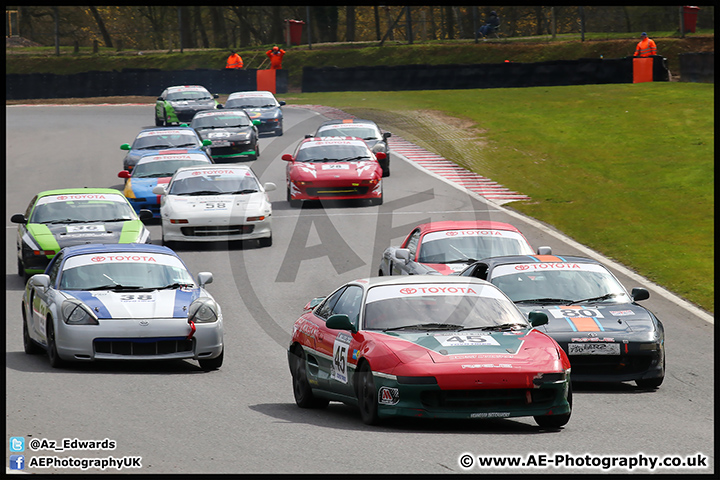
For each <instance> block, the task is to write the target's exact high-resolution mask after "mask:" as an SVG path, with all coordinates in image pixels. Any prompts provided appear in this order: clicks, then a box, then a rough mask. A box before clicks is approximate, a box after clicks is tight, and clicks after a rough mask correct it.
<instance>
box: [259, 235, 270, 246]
mask: <svg viewBox="0 0 720 480" xmlns="http://www.w3.org/2000/svg"><path fill="white" fill-rule="evenodd" d="M258 245H260V247H272V235H270V236H269V237H264V238H259V239H258Z"/></svg>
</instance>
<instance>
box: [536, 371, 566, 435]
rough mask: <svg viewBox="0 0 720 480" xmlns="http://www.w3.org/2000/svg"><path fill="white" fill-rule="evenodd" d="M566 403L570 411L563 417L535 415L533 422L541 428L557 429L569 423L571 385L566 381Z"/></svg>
mask: <svg viewBox="0 0 720 480" xmlns="http://www.w3.org/2000/svg"><path fill="white" fill-rule="evenodd" d="M567 401H568V403H569V404H570V411H569V412H568V413H565V414H563V415H537V416H535V417H533V418H535V422H537V424H538V425H540V427H542V428H552V429H558V428H560V427H563V426H565V425H566V424H567V423H568V422H569V421H570V415H572V384H571V383H570V381H569V380H568V395H567Z"/></svg>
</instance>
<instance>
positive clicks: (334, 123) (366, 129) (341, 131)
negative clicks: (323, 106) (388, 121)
mask: <svg viewBox="0 0 720 480" xmlns="http://www.w3.org/2000/svg"><path fill="white" fill-rule="evenodd" d="M311 137H321V138H322V137H358V138H362V139H363V140H365V143H367V144H368V147H370V150H372V152H373V153H378V152H382V153H384V154H385V158H384V159H383V160H380V166H381V167H382V169H383V177H389V176H390V149H389V147H388V143H387V139H388V138H389V137H392V133H390V132H382V131H381V130H380V128H379V127H378V126H377V124H376V123H375V122H373V121H372V120H359V119H356V118H349V119H345V120H328V121H327V122H325V123H323V124H322V125H320V126H319V127H318V129H317V131H316V132H315V135H305V138H311Z"/></svg>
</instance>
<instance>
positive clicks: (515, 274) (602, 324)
mask: <svg viewBox="0 0 720 480" xmlns="http://www.w3.org/2000/svg"><path fill="white" fill-rule="evenodd" d="M460 275H461V276H468V277H477V278H481V279H483V280H488V281H490V282H491V283H492V284H494V285H496V286H498V287H499V288H500V290H502V291H503V292H504V293H505V294H506V295H507V296H508V297H510V299H511V300H512V301H513V302H515V304H516V305H517V306H518V307H519V308H520V310H523V311H524V312H530V311H542V312H544V313H546V314H547V316H548V318H549V319H550V321H549V323H548V324H547V325H544V326H541V327H538V329H540V330H542V331H544V332H546V333H547V334H548V335H550V336H551V337H553V338H554V339H555V340H556V341H557V342H558V343H559V344H560V346H561V347H562V348H563V349H564V350H565V352H566V353H567V354H568V357H569V358H570V364H571V365H572V379H573V380H574V381H591V382H626V381H635V383H636V384H637V385H638V387H641V388H657V387H659V386H660V384H662V382H663V379H664V378H665V330H664V328H663V324H662V323H661V322H660V320H658V318H657V317H656V316H655V314H653V313H652V312H651V311H649V310H647V309H646V308H644V307H642V306H640V305H638V304H637V302H638V301H640V300H645V299H647V298H649V297H650V294H649V293H648V291H647V290H646V289H644V288H633V290H632V293H628V292H627V290H625V287H623V286H622V284H620V282H619V281H618V280H617V278H615V276H614V275H613V274H612V273H611V272H610V271H609V270H608V269H607V268H605V267H604V266H603V265H602V264H601V263H600V262H597V261H595V260H592V259H590V258H585V257H574V256H572V257H571V256H557V255H512V256H504V257H491V258H485V259H483V260H480V261H478V262H475V263H473V264H472V265H470V266H468V267H467V268H466V269H465V270H463V271H462V272H461V273H460Z"/></svg>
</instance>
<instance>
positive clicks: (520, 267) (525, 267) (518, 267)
mask: <svg viewBox="0 0 720 480" xmlns="http://www.w3.org/2000/svg"><path fill="white" fill-rule="evenodd" d="M528 268H530V265H515V270H527V269H528Z"/></svg>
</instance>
